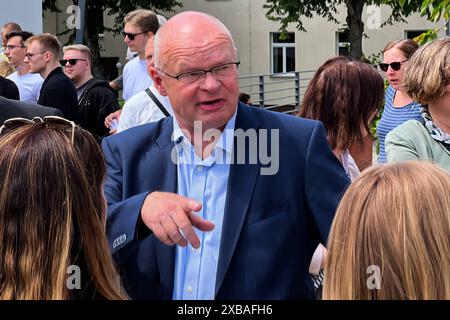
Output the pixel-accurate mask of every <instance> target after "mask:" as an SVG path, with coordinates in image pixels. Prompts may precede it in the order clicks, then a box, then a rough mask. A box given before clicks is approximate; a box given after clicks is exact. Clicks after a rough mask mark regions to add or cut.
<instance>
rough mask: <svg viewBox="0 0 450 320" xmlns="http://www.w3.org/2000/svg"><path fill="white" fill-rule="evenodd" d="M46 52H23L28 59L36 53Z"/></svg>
mask: <svg viewBox="0 0 450 320" xmlns="http://www.w3.org/2000/svg"><path fill="white" fill-rule="evenodd" d="M46 52H47V51H42V52H36V53H29V52H27V53H25V56H26V57H27V58H28V59H31V57H32V56H35V55H37V54H43V53H46Z"/></svg>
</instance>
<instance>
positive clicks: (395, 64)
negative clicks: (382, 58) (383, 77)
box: [378, 59, 408, 72]
mask: <svg viewBox="0 0 450 320" xmlns="http://www.w3.org/2000/svg"><path fill="white" fill-rule="evenodd" d="M405 61H408V59H406V60H403V61H396V62H391V63H384V62H381V63H379V64H378V66H379V67H380V69H381V70H382V71H384V72H386V71H388V68H389V67H391V68H392V70H394V71H398V70H400V68H401V67H402V63H403V62H405Z"/></svg>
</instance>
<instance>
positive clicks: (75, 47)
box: [63, 44, 91, 61]
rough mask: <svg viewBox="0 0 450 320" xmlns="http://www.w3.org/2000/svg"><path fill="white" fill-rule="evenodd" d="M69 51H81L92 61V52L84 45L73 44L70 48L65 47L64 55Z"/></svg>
mask: <svg viewBox="0 0 450 320" xmlns="http://www.w3.org/2000/svg"><path fill="white" fill-rule="evenodd" d="M69 50H76V51H80V52H81V53H82V54H84V55H85V56H86V58H87V59H88V60H89V61H91V50H90V49H89V47H88V46H85V45H84V44H71V45H69V46H65V47H63V53H66V51H69Z"/></svg>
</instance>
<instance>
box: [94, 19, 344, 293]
mask: <svg viewBox="0 0 450 320" xmlns="http://www.w3.org/2000/svg"><path fill="white" fill-rule="evenodd" d="M154 59H155V61H154V67H152V68H151V74H152V78H153V80H154V85H155V86H156V88H157V89H158V91H159V92H160V93H161V94H162V95H163V96H168V97H169V100H170V102H171V104H172V109H173V113H174V116H173V117H168V118H165V119H163V120H160V121H158V122H155V123H150V124H145V125H142V126H138V127H134V128H131V129H129V130H126V131H124V132H122V133H119V134H116V135H114V136H111V137H108V138H106V139H104V140H103V150H104V153H105V157H106V160H107V166H108V177H107V181H106V183H105V195H106V198H107V201H108V223H107V226H108V227H107V228H108V229H107V231H108V236H109V239H110V241H111V248H112V250H113V254H114V257H115V259H116V261H117V262H118V263H119V265H120V268H121V270H122V276H123V281H124V285H125V288H126V289H127V291H128V293H129V294H130V296H131V297H132V298H138V299H189V300H191V299H305V298H312V297H313V291H312V282H311V279H310V277H309V274H308V266H309V262H310V260H311V256H312V254H313V252H314V249H315V248H316V247H317V245H318V244H319V243H326V240H327V236H328V231H329V229H330V226H331V222H332V220H333V216H334V212H335V209H336V206H337V204H338V201H339V199H340V196H341V194H342V193H343V192H344V189H345V188H346V186H347V184H348V183H349V180H348V178H347V176H346V174H345V172H344V170H343V169H342V166H341V165H340V163H339V161H338V160H337V158H336V157H335V156H334V155H333V153H332V152H331V150H330V147H329V145H328V142H327V140H326V137H325V131H324V128H323V125H322V124H321V123H320V122H317V121H311V120H305V119H300V118H297V117H292V116H288V115H284V114H278V113H273V112H269V111H265V110H261V109H258V108H250V107H248V106H246V105H244V104H242V103H239V102H238V96H239V84H238V65H239V59H238V56H237V53H236V49H235V46H234V43H233V39H232V37H231V34H230V32H229V31H228V29H227V28H226V27H225V26H224V25H223V24H222V22H220V21H219V20H218V19H216V18H214V17H212V16H210V15H207V14H204V13H200V12H183V13H180V14H178V15H175V16H174V17H172V18H171V19H169V20H168V22H167V23H166V24H165V25H164V26H163V27H162V28H161V29H160V30H159V31H158V33H157V34H156V37H155V57H154Z"/></svg>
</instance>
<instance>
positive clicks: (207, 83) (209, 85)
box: [201, 71, 220, 90]
mask: <svg viewBox="0 0 450 320" xmlns="http://www.w3.org/2000/svg"><path fill="white" fill-rule="evenodd" d="M219 86H220V81H219V80H217V79H216V78H215V77H214V75H213V73H212V72H211V71H207V72H206V73H205V76H204V78H203V81H202V84H201V87H202V88H205V89H209V90H214V89H217V88H218V87H219Z"/></svg>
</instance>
